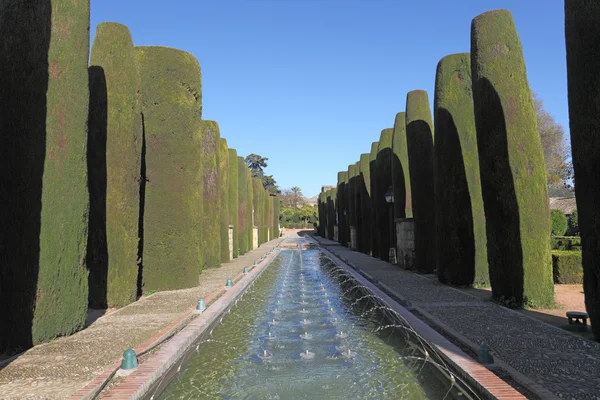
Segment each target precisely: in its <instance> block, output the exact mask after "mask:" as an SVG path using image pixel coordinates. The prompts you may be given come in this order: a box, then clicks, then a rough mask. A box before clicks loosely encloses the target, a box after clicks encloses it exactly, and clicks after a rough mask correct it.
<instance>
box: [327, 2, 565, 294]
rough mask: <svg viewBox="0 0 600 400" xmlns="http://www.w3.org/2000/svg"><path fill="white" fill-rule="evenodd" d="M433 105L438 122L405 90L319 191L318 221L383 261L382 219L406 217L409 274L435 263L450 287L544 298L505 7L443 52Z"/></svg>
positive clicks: (542, 220) (541, 190)
mask: <svg viewBox="0 0 600 400" xmlns="http://www.w3.org/2000/svg"><path fill="white" fill-rule="evenodd" d="M433 110H434V116H435V127H434V125H433V121H432V113H431V109H430V103H429V98H428V95H427V92H425V91H423V90H414V91H411V92H409V93H408V94H407V96H406V110H405V112H400V113H398V114H397V115H396V117H395V120H394V126H393V128H388V129H384V130H383V131H382V132H381V135H380V137H379V141H377V142H374V143H373V144H372V147H371V152H370V153H365V154H362V155H361V156H360V162H359V167H358V168H357V167H356V166H355V165H354V164H351V165H350V166H349V167H348V170H347V171H344V172H343V173H340V174H338V182H337V193H336V190H335V189H332V190H328V191H326V192H324V193H321V195H320V196H319V205H320V207H319V211H320V213H321V214H320V221H325V220H327V221H329V220H331V219H332V218H333V219H336V220H337V224H338V228H339V230H340V231H343V233H340V234H339V236H338V237H339V239H340V242H341V243H342V244H348V243H349V242H352V243H356V247H357V248H358V250H360V251H362V252H365V253H368V254H371V255H372V256H373V257H378V258H381V259H384V260H387V259H388V248H389V247H395V237H394V235H395V232H394V231H393V230H391V229H390V220H391V219H395V218H413V221H414V240H415V257H416V258H415V268H416V269H417V270H418V271H420V272H423V273H432V272H434V271H435V270H437V275H438V278H439V280H440V281H441V282H443V283H447V284H453V285H460V286H464V285H473V284H483V285H487V284H491V287H492V293H493V296H494V297H495V298H498V299H503V300H506V301H511V302H513V303H516V304H518V305H531V306H547V305H550V304H552V303H553V293H554V289H553V283H552V266H551V258H550V241H549V240H548V239H549V237H550V223H549V209H548V194H547V186H546V179H545V169H544V159H543V152H542V147H541V142H540V138H539V134H538V130H537V120H536V115H535V110H534V104H533V100H532V94H531V90H530V88H529V84H528V80H527V74H526V70H525V62H524V59H523V53H522V46H521V42H520V39H519V36H518V34H517V30H516V27H515V24H514V21H513V18H512V15H511V14H510V12H509V11H507V10H495V11H490V12H486V13H484V14H481V15H479V16H477V17H476V18H474V19H473V21H472V25H471V52H470V53H461V54H452V55H449V56H446V57H444V58H442V59H441V60H440V62H439V64H438V66H437V71H436V79H435V96H434V104H433ZM434 138H435V145H434ZM346 177H347V179H348V182H346ZM391 193H393V195H394V204H393V207H390V205H389V204H387V203H386V200H385V197H386V194H388V195H389V194H391ZM335 199H337V204H336V202H335ZM325 202H327V204H332V205H334V206H336V205H337V207H335V209H332V208H331V207H323V206H321V205H322V204H325ZM390 210H391V211H390ZM351 227H352V228H354V229H351ZM351 230H352V231H355V232H356V235H357V238H356V241H350V240H349V239H348V238H350V235H351ZM394 230H395V229H394ZM330 232H331V230H328V233H330ZM329 236H330V237H329V238H330V239H331V234H330V235H329Z"/></svg>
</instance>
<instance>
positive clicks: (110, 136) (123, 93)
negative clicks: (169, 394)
mask: <svg viewBox="0 0 600 400" xmlns="http://www.w3.org/2000/svg"><path fill="white" fill-rule="evenodd" d="M89 72H90V110H89V122H88V129H89V132H88V137H89V139H88V166H89V168H88V173H89V190H90V227H89V238H88V254H87V259H86V262H87V266H88V270H89V271H90V276H89V295H88V299H89V303H90V305H92V306H94V307H97V308H101V307H107V306H108V307H121V306H124V305H127V304H129V303H131V302H133V301H135V299H136V295H137V278H138V265H137V258H138V240H139V238H138V225H139V204H140V172H141V154H142V114H141V111H142V110H141V98H140V96H139V92H140V89H141V81H140V75H139V71H138V68H137V64H136V62H135V52H134V48H133V41H132V39H131V34H130V33H129V29H127V27H126V26H124V25H121V24H117V23H112V22H110V23H101V24H99V25H98V27H97V29H96V37H95V38H94V44H93V47H92V53H91V57H90V69H89Z"/></svg>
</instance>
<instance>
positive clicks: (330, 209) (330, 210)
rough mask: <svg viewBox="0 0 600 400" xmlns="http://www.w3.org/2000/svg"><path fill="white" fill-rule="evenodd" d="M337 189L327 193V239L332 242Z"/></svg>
mask: <svg viewBox="0 0 600 400" xmlns="http://www.w3.org/2000/svg"><path fill="white" fill-rule="evenodd" d="M336 194H337V189H329V190H328V191H327V239H329V240H333V231H334V226H335V216H336V211H335V198H336Z"/></svg>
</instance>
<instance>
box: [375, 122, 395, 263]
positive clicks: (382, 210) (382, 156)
mask: <svg viewBox="0 0 600 400" xmlns="http://www.w3.org/2000/svg"><path fill="white" fill-rule="evenodd" d="M393 134H394V130H393V129H392V128H388V129H384V130H382V131H381V136H380V138H379V148H378V150H377V157H376V159H375V167H376V168H377V173H376V175H375V176H376V179H377V183H376V185H375V188H376V191H375V192H374V195H373V199H374V201H375V207H374V210H375V218H376V226H377V236H376V237H377V241H378V243H379V246H380V251H379V257H380V258H381V259H382V260H385V261H387V260H388V259H389V249H390V247H392V246H394V245H393V242H394V231H395V228H394V226H393V208H392V207H393V205H391V204H389V203H388V202H387V201H386V200H385V194H386V193H387V191H388V190H389V189H393V188H392V137H393ZM394 247H395V246H394Z"/></svg>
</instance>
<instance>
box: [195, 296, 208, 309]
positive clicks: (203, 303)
mask: <svg viewBox="0 0 600 400" xmlns="http://www.w3.org/2000/svg"><path fill="white" fill-rule="evenodd" d="M204 310H206V303H205V302H204V299H203V298H202V299H200V300H198V305H196V311H199V312H202V311H204Z"/></svg>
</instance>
